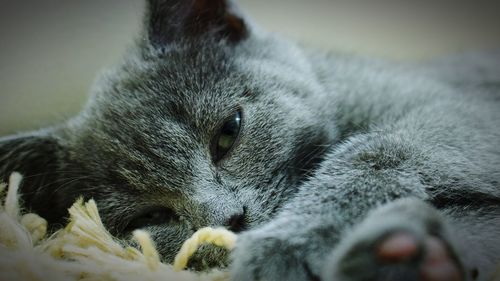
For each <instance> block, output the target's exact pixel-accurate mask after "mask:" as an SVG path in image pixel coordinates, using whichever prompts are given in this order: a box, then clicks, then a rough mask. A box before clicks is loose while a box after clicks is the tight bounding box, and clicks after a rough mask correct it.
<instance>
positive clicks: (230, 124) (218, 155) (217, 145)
mask: <svg viewBox="0 0 500 281" xmlns="http://www.w3.org/2000/svg"><path fill="white" fill-rule="evenodd" d="M241 118H242V114H241V111H240V110H238V111H236V112H235V113H234V114H233V115H231V116H230V117H229V118H227V119H226V121H225V122H224V124H222V127H221V128H220V129H219V132H218V134H217V135H216V136H215V138H214V140H213V144H212V147H213V148H212V154H213V160H214V162H215V163H218V162H219V161H220V160H222V159H223V158H224V157H226V155H227V154H228V153H229V152H230V151H231V149H232V148H233V147H234V144H235V142H236V140H237V139H238V136H239V134H240V130H241V122H242V119H241Z"/></svg>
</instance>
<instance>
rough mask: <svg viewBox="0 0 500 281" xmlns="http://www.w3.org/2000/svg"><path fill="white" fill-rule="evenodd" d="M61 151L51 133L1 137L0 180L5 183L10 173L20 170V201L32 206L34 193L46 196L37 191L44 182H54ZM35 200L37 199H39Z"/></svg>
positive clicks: (45, 183)
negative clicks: (48, 134)
mask: <svg viewBox="0 0 500 281" xmlns="http://www.w3.org/2000/svg"><path fill="white" fill-rule="evenodd" d="M62 154H63V148H62V147H61V145H60V144H59V143H58V141H57V140H56V139H55V138H53V137H50V136H46V135H38V134H32V135H22V136H10V137H4V138H0V180H1V182H7V180H8V178H9V176H10V174H11V173H13V172H19V173H21V175H22V176H23V182H22V185H21V193H22V194H23V195H22V196H23V201H25V202H26V201H27V202H28V205H31V204H32V203H33V202H32V201H33V200H32V199H33V198H34V197H35V195H36V196H38V197H39V198H42V197H43V196H45V195H46V194H42V193H40V191H41V188H43V186H44V185H50V184H53V183H54V182H55V181H56V177H57V176H58V175H57V171H58V169H59V167H60V164H61V163H60V159H61V155H62ZM48 190H49V189H48ZM44 193H45V192H44ZM39 198H38V199H39ZM38 199H37V200H36V201H40V200H38ZM42 201H43V200H42ZM47 207H48V206H47Z"/></svg>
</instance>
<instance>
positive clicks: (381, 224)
mask: <svg viewBox="0 0 500 281" xmlns="http://www.w3.org/2000/svg"><path fill="white" fill-rule="evenodd" d="M456 244H457V243H456V242H455V241H454V239H453V233H452V232H451V230H450V228H449V226H448V225H447V222H446V221H445V219H444V218H443V217H442V216H441V215H440V214H439V212H438V211H437V210H436V209H434V208H433V207H431V206H430V205H428V204H426V203H423V202H422V201H420V200H416V199H401V200H397V201H395V202H392V203H389V204H387V205H385V206H382V207H380V208H378V209H376V210H375V211H373V212H371V214H370V215H368V216H367V218H366V219H365V220H364V221H363V222H362V223H361V224H359V225H358V226H356V227H355V228H354V229H353V230H350V231H348V232H347V233H346V235H345V238H344V239H343V240H342V241H341V242H340V243H339V245H338V246H337V247H336V249H335V250H334V252H333V253H332V255H331V256H330V258H329V261H328V262H327V263H326V265H325V269H324V270H325V271H324V273H323V278H322V280H324V281H330V280H331V281H333V280H335V281H365V280H366V281H368V280H409V281H411V280H415V281H417V280H421V281H459V280H466V274H465V272H464V268H463V267H462V263H461V261H460V259H459V255H457V253H458V250H457V247H456ZM469 276H470V277H471V278H472V277H474V272H472V273H471V274H470V275H469Z"/></svg>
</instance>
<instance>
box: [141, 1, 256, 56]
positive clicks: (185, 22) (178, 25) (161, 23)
mask: <svg viewBox="0 0 500 281" xmlns="http://www.w3.org/2000/svg"><path fill="white" fill-rule="evenodd" d="M147 4H148V5H147V16H146V23H145V24H146V30H147V35H148V38H149V41H150V42H151V43H152V44H153V46H155V47H164V46H166V45H168V44H170V43H172V42H175V41H178V40H181V39H186V38H196V37H199V36H202V35H207V34H208V35H210V36H213V37H217V38H221V39H222V38H224V39H227V40H228V41H229V42H232V43H236V42H239V41H240V40H242V39H244V38H246V37H247V36H248V30H247V27H246V25H245V22H244V21H243V19H242V18H240V17H239V16H237V15H236V13H235V11H234V9H233V8H232V6H231V3H227V1H226V0H148V1H147Z"/></svg>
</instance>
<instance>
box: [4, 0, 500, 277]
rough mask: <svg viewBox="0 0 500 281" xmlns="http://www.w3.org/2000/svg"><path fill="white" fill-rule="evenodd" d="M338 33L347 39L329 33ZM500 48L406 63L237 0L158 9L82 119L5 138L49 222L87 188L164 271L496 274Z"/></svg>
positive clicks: (56, 222) (33, 204)
mask: <svg viewBox="0 0 500 281" xmlns="http://www.w3.org/2000/svg"><path fill="white" fill-rule="evenodd" d="M327 36H335V35H327ZM499 97H500V54H499V53H490V54H483V55H464V56H455V57H450V58H447V59H441V60H436V61H434V62H428V63H415V64H412V65H410V64H403V63H400V64H396V63H390V62H383V61H379V60H374V59H369V58H363V57H356V56H351V55H347V54H338V53H333V52H324V51H320V50H315V49H312V48H308V47H305V46H302V45H300V44H297V43H294V42H292V41H289V40H287V39H285V38H282V37H280V36H278V35H276V34H272V33H268V32H266V31H264V30H262V29H261V28H260V27H259V26H258V25H257V24H255V23H254V22H252V20H251V19H250V18H249V17H248V16H245V15H244V14H243V13H242V12H241V11H240V10H239V9H238V8H237V6H236V5H235V4H234V3H232V2H229V1H225V0H210V1H209V0H190V1H181V0H148V1H147V5H146V12H145V17H144V27H143V29H142V32H141V34H140V36H139V38H137V40H136V41H135V43H134V44H133V46H132V47H131V48H130V49H129V50H128V51H127V52H126V54H125V56H124V58H123V61H122V62H121V63H120V64H118V65H117V66H115V67H114V68H112V69H110V70H108V71H106V72H104V73H103V74H102V75H101V76H100V78H99V79H98V80H97V82H96V83H95V86H94V88H93V90H92V96H91V98H90V99H89V101H88V103H87V104H86V105H85V107H84V109H83V111H82V112H81V113H80V114H78V115H77V116H76V117H74V118H72V119H70V120H68V121H67V122H65V123H63V124H59V125H55V126H53V127H50V128H44V129H41V130H37V131H33V132H27V133H23V134H18V135H14V136H6V137H3V138H2V139H0V159H1V162H0V174H1V175H2V177H3V179H4V180H6V179H7V177H8V176H9V174H10V173H11V172H13V171H19V172H21V173H22V174H24V176H25V178H24V182H23V186H22V198H23V200H24V202H25V207H26V208H27V209H28V210H32V211H36V212H37V213H39V214H40V215H41V216H43V217H44V218H46V219H47V220H48V221H49V223H50V226H51V229H57V228H58V227H60V226H62V225H64V223H65V219H66V217H67V208H68V207H69V206H71V204H72V203H73V202H74V201H75V200H76V199H77V198H78V197H80V196H83V197H84V198H86V199H89V198H94V199H95V200H96V202H97V205H98V207H99V209H100V214H101V216H102V218H103V222H104V224H105V225H106V226H107V227H108V228H109V230H110V231H111V233H113V234H114V235H116V236H118V237H121V238H124V239H126V238H129V237H130V234H131V232H132V231H133V230H135V229H139V228H142V229H146V230H147V231H149V232H150V233H151V235H152V237H153V238H154V240H155V242H156V245H157V247H158V250H159V252H160V254H161V256H162V259H163V261H165V262H172V260H173V258H174V255H175V253H176V252H177V251H178V249H179V248H180V246H181V244H182V242H183V241H184V240H185V239H187V238H188V237H189V236H190V235H192V234H193V233H194V231H196V230H197V229H199V228H202V227H205V226H223V227H226V228H228V229H230V230H231V231H233V232H235V233H238V234H239V237H238V242H237V245H236V249H235V250H234V251H233V252H232V253H231V254H227V253H226V252H225V251H222V250H220V249H218V248H216V247H211V246H204V247H203V248H202V249H201V250H200V251H199V252H198V253H197V254H196V255H195V257H194V259H193V260H192V261H191V262H190V265H189V266H190V268H191V269H195V270H206V269H208V268H212V267H217V266H227V265H229V270H230V271H231V276H232V280H238V281H247V280H248V281H250V280H290V281H306V280H322V281H329V280H338V281H342V280H346V281H347V280H349V281H350V280H353V281H358V280H359V281H361V280H425V281H432V280H443V281H444V280H472V279H477V280H486V279H487V278H489V276H490V274H491V273H492V272H493V271H494V269H495V266H496V264H498V263H499V262H500V243H499V242H500V184H499V183H500V169H499V167H500V132H499V130H498V124H500V110H499V105H500V98H499Z"/></svg>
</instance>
